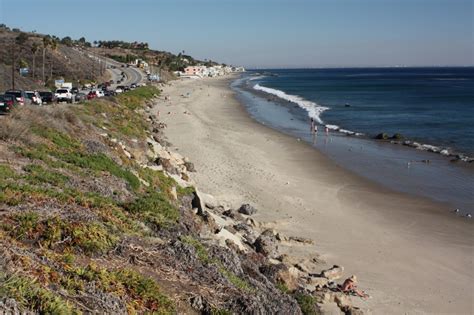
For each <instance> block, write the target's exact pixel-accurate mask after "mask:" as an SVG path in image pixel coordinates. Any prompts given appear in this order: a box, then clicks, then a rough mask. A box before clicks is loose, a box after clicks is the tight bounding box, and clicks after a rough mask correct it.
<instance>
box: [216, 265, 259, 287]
mask: <svg viewBox="0 0 474 315" xmlns="http://www.w3.org/2000/svg"><path fill="white" fill-rule="evenodd" d="M219 272H220V273H221V274H222V275H223V276H224V277H226V278H227V280H229V282H230V283H232V284H233V285H234V286H235V287H236V288H238V289H240V290H242V291H245V292H247V293H252V292H254V291H255V289H254V288H252V287H251V286H250V284H249V283H248V282H247V281H245V280H244V279H242V278H240V277H239V276H237V275H236V274H234V273H233V272H231V271H229V270H227V269H225V268H224V267H222V266H221V267H220V268H219Z"/></svg>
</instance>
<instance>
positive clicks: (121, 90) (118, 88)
mask: <svg viewBox="0 0 474 315" xmlns="http://www.w3.org/2000/svg"><path fill="white" fill-rule="evenodd" d="M115 93H117V94H119V93H123V89H122V87H121V86H117V87H116V88H115Z"/></svg>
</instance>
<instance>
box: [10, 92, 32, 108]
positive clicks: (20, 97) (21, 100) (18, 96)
mask: <svg viewBox="0 0 474 315" xmlns="http://www.w3.org/2000/svg"><path fill="white" fill-rule="evenodd" d="M5 95H13V96H14V97H15V100H16V102H17V103H18V104H19V105H31V100H30V99H29V98H28V96H27V95H26V93H25V91H23V90H8V91H6V92H5Z"/></svg>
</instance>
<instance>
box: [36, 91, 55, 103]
mask: <svg viewBox="0 0 474 315" xmlns="http://www.w3.org/2000/svg"><path fill="white" fill-rule="evenodd" d="M39 95H40V96H41V100H42V101H43V104H52V103H54V102H56V96H55V95H54V93H53V92H50V91H40V92H39Z"/></svg>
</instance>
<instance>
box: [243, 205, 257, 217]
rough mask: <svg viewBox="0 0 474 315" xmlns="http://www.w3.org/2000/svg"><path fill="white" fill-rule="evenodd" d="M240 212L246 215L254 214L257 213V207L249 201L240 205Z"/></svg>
mask: <svg viewBox="0 0 474 315" xmlns="http://www.w3.org/2000/svg"><path fill="white" fill-rule="evenodd" d="M239 212H240V213H242V214H245V215H252V214H255V213H257V209H255V208H254V207H252V206H251V205H249V204H248V203H245V204H243V205H241V206H240V208H239Z"/></svg>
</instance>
